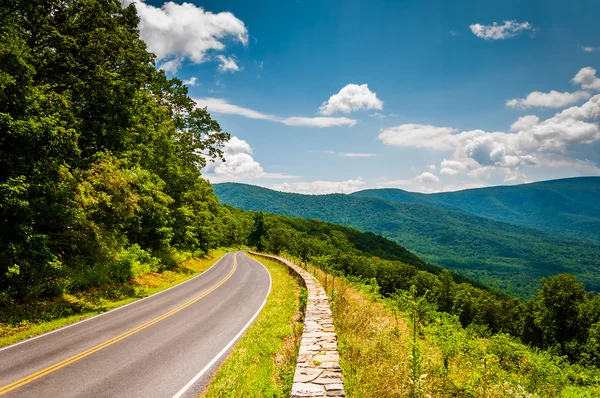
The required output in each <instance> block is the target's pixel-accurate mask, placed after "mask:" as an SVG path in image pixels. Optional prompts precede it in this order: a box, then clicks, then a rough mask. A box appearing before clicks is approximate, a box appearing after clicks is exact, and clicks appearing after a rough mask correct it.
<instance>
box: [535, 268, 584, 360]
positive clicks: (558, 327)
mask: <svg viewBox="0 0 600 398" xmlns="http://www.w3.org/2000/svg"><path fill="white" fill-rule="evenodd" d="M584 297H585V289H584V286H583V284H581V283H579V282H577V278H576V277H575V276H574V275H569V274H559V275H556V276H551V277H549V278H543V279H542V289H541V290H540V291H539V292H538V296H537V303H538V306H539V314H538V316H537V319H536V323H537V324H538V326H539V327H540V328H541V329H542V331H543V335H544V344H545V345H546V346H553V345H555V344H558V346H559V348H560V354H561V355H570V356H571V357H573V356H574V354H575V353H574V352H572V351H570V352H569V350H567V343H569V342H570V341H572V340H573V339H574V338H575V336H576V335H577V331H578V329H579V327H578V323H577V320H578V316H579V305H580V304H581V303H582V301H583V299H584Z"/></svg>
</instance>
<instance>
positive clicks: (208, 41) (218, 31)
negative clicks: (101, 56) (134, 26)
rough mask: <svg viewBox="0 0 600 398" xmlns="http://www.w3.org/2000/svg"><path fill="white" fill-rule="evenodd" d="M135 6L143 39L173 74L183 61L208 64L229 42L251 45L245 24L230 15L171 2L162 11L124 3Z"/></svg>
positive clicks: (124, 1) (126, 2) (129, 0)
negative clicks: (212, 53) (212, 56)
mask: <svg viewBox="0 0 600 398" xmlns="http://www.w3.org/2000/svg"><path fill="white" fill-rule="evenodd" d="M131 3H133V4H135V7H136V9H137V12H138V15H139V17H140V23H139V29H140V37H141V38H142V40H144V41H145V42H146V45H147V46H148V50H149V51H151V52H153V53H154V54H156V57H157V61H159V62H161V61H166V62H163V63H162V64H161V67H162V68H163V69H165V67H167V68H168V69H169V71H170V72H174V71H175V70H177V69H178V68H179V66H180V65H181V63H182V61H183V60H190V61H191V62H193V63H195V64H199V63H202V62H206V61H207V60H208V59H209V57H208V56H207V54H208V53H209V52H211V51H223V50H224V49H225V47H226V41H227V40H234V41H238V42H240V43H242V44H243V45H247V44H248V30H247V28H246V26H245V25H244V22H242V21H241V20H240V19H238V18H237V17H236V16H235V15H233V14H232V13H230V12H220V13H217V14H214V13H212V12H210V11H206V10H204V9H203V8H202V7H198V6H195V5H194V4H191V3H183V4H176V3H174V2H172V1H169V2H166V3H164V4H163V5H162V6H161V7H160V8H158V7H154V6H151V5H149V4H146V3H144V2H143V1H141V0H139V1H133V0H121V4H122V5H123V6H127V5H129V4H131ZM169 62H172V63H169ZM166 70H167V69H165V71H166Z"/></svg>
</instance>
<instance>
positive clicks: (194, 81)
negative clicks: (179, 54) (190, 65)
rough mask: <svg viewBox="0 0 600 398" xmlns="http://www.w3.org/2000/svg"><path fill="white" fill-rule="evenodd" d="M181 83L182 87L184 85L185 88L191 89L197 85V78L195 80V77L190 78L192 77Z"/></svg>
mask: <svg viewBox="0 0 600 398" xmlns="http://www.w3.org/2000/svg"><path fill="white" fill-rule="evenodd" d="M182 83H183V84H184V85H186V86H192V87H193V86H195V85H196V84H198V78H197V77H195V76H192V77H190V78H189V79H185V80H184V81H183V82H182Z"/></svg>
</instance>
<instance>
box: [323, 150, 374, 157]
mask: <svg viewBox="0 0 600 398" xmlns="http://www.w3.org/2000/svg"><path fill="white" fill-rule="evenodd" d="M325 153H328V154H330V155H337V156H341V157H344V158H371V157H373V156H377V155H375V154H374V153H361V152H336V151H325Z"/></svg>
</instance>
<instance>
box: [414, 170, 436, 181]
mask: <svg viewBox="0 0 600 398" xmlns="http://www.w3.org/2000/svg"><path fill="white" fill-rule="evenodd" d="M414 182H416V183H417V184H431V183H434V184H438V183H439V182H440V177H438V176H436V175H435V174H433V173H430V172H428V171H426V172H424V173H421V174H419V175H418V176H416V177H415V178H414Z"/></svg>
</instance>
